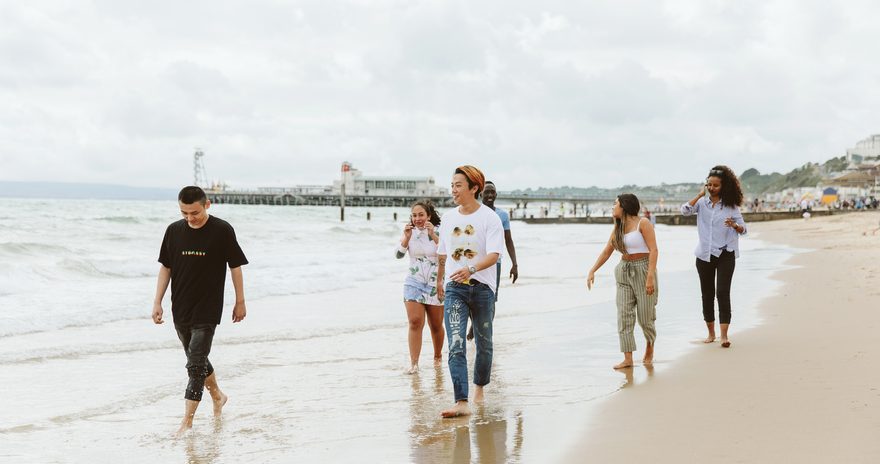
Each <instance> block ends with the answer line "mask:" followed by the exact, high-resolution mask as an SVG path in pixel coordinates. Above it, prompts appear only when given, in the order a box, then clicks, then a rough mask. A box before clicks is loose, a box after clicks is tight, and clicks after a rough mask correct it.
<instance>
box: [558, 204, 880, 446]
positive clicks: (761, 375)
mask: <svg viewBox="0 0 880 464" xmlns="http://www.w3.org/2000/svg"><path fill="white" fill-rule="evenodd" d="M878 220H880V213H876V212H865V213H853V214H846V215H838V216H832V217H822V218H813V219H811V220H809V221H804V220H792V221H780V222H774V223H761V224H753V225H751V229H750V230H751V232H750V233H751V234H752V235H753V237H760V238H761V239H762V240H767V241H771V242H776V243H786V244H790V245H793V246H796V247H799V248H807V249H809V250H808V251H807V252H806V253H802V254H798V255H796V256H794V257H793V258H792V259H791V261H790V264H793V265H795V266H796V267H795V268H792V269H788V270H784V271H782V272H779V273H777V274H776V275H775V276H774V278H776V279H779V280H781V281H782V282H783V286H782V287H781V291H779V292H778V294H777V295H775V296H773V297H772V298H768V299H765V300H764V301H763V302H762V303H761V305H760V307H759V312H760V315H761V317H762V319H763V320H764V323H763V324H761V325H759V326H757V327H755V328H752V329H748V330H745V331H742V330H741V328H739V327H737V326H736V325H733V326H732V331H731V341H732V347H731V348H729V349H723V348H721V347H720V345H719V343H718V342H715V343H713V344H709V345H705V346H702V347H699V348H698V349H696V350H695V351H694V352H692V353H691V354H688V355H686V356H684V357H682V358H681V359H680V360H678V361H677V362H675V363H674V366H673V367H672V368H670V369H668V370H666V371H665V372H662V374H660V373H658V374H656V375H654V376H652V377H651V378H650V381H648V382H643V383H641V384H639V385H635V386H634V387H633V388H627V389H624V390H623V391H621V392H620V393H618V394H616V395H615V396H614V398H612V399H611V400H610V401H607V402H605V403H603V404H602V405H600V406H599V407H598V408H597V409H596V411H595V414H594V415H592V416H591V417H590V418H589V419H587V424H586V425H585V426H584V428H583V431H582V432H581V437H582V439H581V442H580V443H579V444H578V445H577V446H575V447H574V448H573V449H572V450H570V452H569V453H568V455H567V456H566V457H564V458H563V459H562V460H561V461H562V462H584V461H583V457H584V456H589V457H590V459H589V460H590V462H603V463H615V462H635V461H636V460H645V461H648V462H658V463H682V462H703V461H705V462H718V463H739V462H748V463H754V462H809V463H813V462H816V463H824V462H847V463H876V462H880V441H878V440H877V436H878V433H880V372H878V371H877V369H876V367H877V366H878V365H880V349H878V348H877V345H878V337H877V333H878V330H880V318H878V317H877V314H878V311H880V234H878V235H876V236H870V233H869V235H868V236H863V235H862V232H864V231H866V230H870V229H873V228H875V227H877V222H878ZM745 258H746V259H748V257H747V256H745ZM737 266H738V268H737V272H738V273H741V272H742V271H741V269H740V267H739V266H740V265H739V263H738V264H737ZM742 278H743V276H742V275H741V274H739V275H734V289H736V281H737V279H742ZM694 285H696V281H695V282H694ZM732 297H733V304H734V320H733V323H734V324H736V322H737V319H736V317H737V316H736V311H737V310H738V309H739V310H742V305H741V304H740V305H738V304H737V302H738V301H741V300H742V296H741V295H737V294H736V293H734V294H733V295H732ZM698 304H699V303H698V302H696V301H695V302H694V306H695V307H696V306H697V305H698ZM694 316H695V317H699V316H698V313H697V312H695V314H694ZM703 336H705V334H704V332H699V331H698V332H694V334H693V339H694V340H693V341H694V343H695V344H696V343H697V340H698V339H699V338H700V337H703ZM658 347H659V349H662V343H661V344H660V345H658ZM634 370H635V372H636V373H638V372H639V371H644V367H642V366H636V367H635V368H634Z"/></svg>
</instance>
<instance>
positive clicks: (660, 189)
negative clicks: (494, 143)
mask: <svg viewBox="0 0 880 464" xmlns="http://www.w3.org/2000/svg"><path fill="white" fill-rule="evenodd" d="M846 164H847V163H846V159H845V158H844V157H843V156H841V157H838V158H832V159H830V160H828V161H826V162H824V163H822V164H819V163H807V164H805V165H803V166H801V167H799V168H795V169H793V170H791V171H790V172H788V173H787V174H780V173H778V172H772V173H770V174H761V173H760V172H759V171H758V170H757V169H755V168H751V169H747V170H745V171H744V172H743V173H742V174H740V182H741V183H742V186H743V191H744V192H745V194H746V196H755V195H761V194H764V193H772V192H779V191H782V190H785V189H787V188H797V187H815V186H816V185H817V184H818V183H819V182H820V181H821V180H822V179H823V178H824V177H826V176H828V175H829V174H831V173H835V172H840V171H842V170H843V169H844V168H846ZM699 188H700V184H698V183H681V184H665V183H664V184H660V185H654V186H648V187H640V186H637V185H623V186H621V187H619V188H612V189H606V188H600V187H571V186H563V187H551V188H547V187H540V188H538V189H531V188H529V189H526V190H516V191H514V192H512V193H514V194H518V195H519V194H529V195H535V196H545V195H553V196H560V197H565V196H592V197H599V198H603V197H604V198H613V197H614V196H616V195H618V194H620V193H621V192H631V193H634V194H636V196H638V197H640V198H645V199H649V198H681V197H682V196H687V195H691V194H693V193H695V192H697V191H698V190H699Z"/></svg>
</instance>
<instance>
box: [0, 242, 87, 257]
mask: <svg viewBox="0 0 880 464" xmlns="http://www.w3.org/2000/svg"><path fill="white" fill-rule="evenodd" d="M70 253H73V250H71V249H69V248H67V247H64V246H61V245H53V244H46V243H35V242H3V243H0V255H9V256H11V257H16V256H41V255H42V256H45V255H50V254H52V255H58V254H62V255H63V254H70Z"/></svg>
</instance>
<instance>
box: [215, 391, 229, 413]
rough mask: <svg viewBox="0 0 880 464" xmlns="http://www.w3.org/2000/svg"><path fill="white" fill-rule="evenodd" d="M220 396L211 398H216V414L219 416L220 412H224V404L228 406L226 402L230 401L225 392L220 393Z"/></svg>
mask: <svg viewBox="0 0 880 464" xmlns="http://www.w3.org/2000/svg"><path fill="white" fill-rule="evenodd" d="M218 396H219V398H211V399H212V400H214V415H215V416H219V415H220V413H222V412H223V406H226V402H227V401H229V397H228V396H226V395H225V394H224V393H222V392H221V393H220V394H219V395H218Z"/></svg>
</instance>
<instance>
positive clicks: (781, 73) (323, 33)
mask: <svg viewBox="0 0 880 464" xmlns="http://www.w3.org/2000/svg"><path fill="white" fill-rule="evenodd" d="M878 17H880V3H877V2H876V1H873V0H865V1H841V2H826V1H814V0H797V1H793V0H792V1H774V0H760V1H753V0H739V1H718V0H705V1H696V0H694V1H681V0H669V1H664V0H644V1H642V0H633V1H628V0H625V1H590V2H578V1H571V0H564V1H556V0H542V1H540V2H536V1H525V0H503V1H500V0H481V1H478V2H475V1H458V0H436V1H434V0H430V1H427V0H426V1H418V0H413V1H402V0H375V1H366V0H350V1H333V0H311V1H282V0H247V1H227V0H211V1H203V0H192V1H184V2H181V1H179V0H174V1H170V0H151V1H149V2H144V1H140V0H138V1H133V0H90V1H78V2H70V1H48V0H47V1H40V0H36V1H33V2H13V1H7V0H0V180H6V181H58V182H90V183H114V184H123V185H132V186H143V187H163V188H176V187H179V186H180V185H184V184H189V183H192V182H193V174H192V171H193V169H192V164H193V161H192V155H193V152H194V150H195V148H197V147H198V148H201V149H202V150H203V151H204V153H205V157H204V161H205V166H206V171H207V176H208V178H209V179H210V180H212V181H224V182H226V183H227V184H229V185H230V186H231V187H233V188H254V187H258V186H291V185H296V184H330V183H331V182H332V181H333V180H334V179H337V178H338V177H339V175H340V174H339V171H340V165H341V163H342V162H343V161H349V162H351V163H353V165H354V167H355V168H357V169H359V170H361V171H362V172H363V173H364V174H365V175H374V176H433V177H435V179H437V181H438V183H439V184H441V185H443V184H445V183H447V182H448V179H450V178H451V175H452V171H454V169H455V167H456V166H458V165H461V164H473V165H475V166H478V167H480V168H481V169H482V170H483V171H484V172H485V173H486V175H487V177H488V178H490V179H492V180H493V181H495V183H496V184H497V185H498V186H499V189H501V190H511V189H517V188H528V187H532V188H534V187H539V186H545V187H552V186H564V185H568V186H580V187H587V186H593V185H595V186H600V187H608V188H613V187H616V186H621V185H626V184H638V185H654V184H659V183H662V182H666V183H677V182H700V181H701V180H702V179H704V178H705V176H706V174H707V172H708V170H709V168H710V167H711V166H713V165H715V164H727V165H729V166H731V167H732V168H733V169H734V170H735V171H737V172H742V171H744V170H745V169H748V168H753V167H754V168H757V169H758V170H759V171H761V172H771V171H780V172H787V171H789V170H791V169H793V168H796V167H798V166H801V165H802V164H804V163H806V162H821V161H825V160H827V159H829V158H831V157H834V156H840V155H842V154H844V153H845V151H846V148H848V147H852V146H854V145H855V144H856V142H858V141H859V140H861V139H863V138H865V137H867V136H869V135H871V134H875V133H880V117H878V116H880V115H878V112H880V92H878V91H877V89H878V83H880V60H877V56H878V51H880V50H878V45H877V44H880V27H877V22H876V19H877V18H878Z"/></svg>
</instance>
